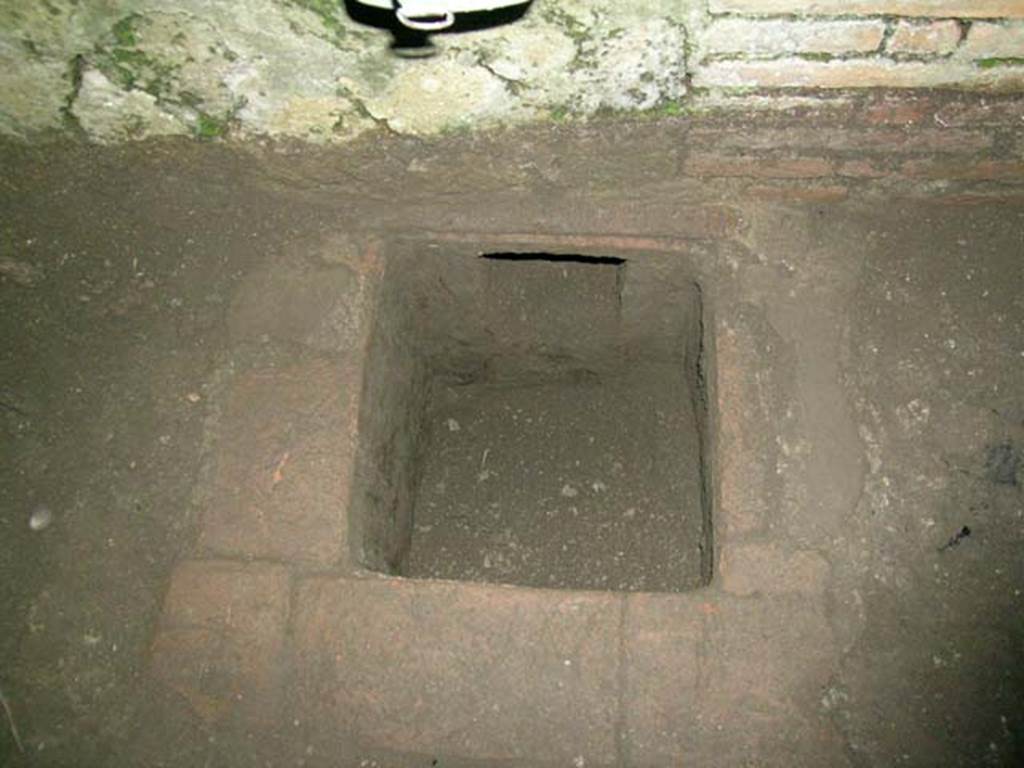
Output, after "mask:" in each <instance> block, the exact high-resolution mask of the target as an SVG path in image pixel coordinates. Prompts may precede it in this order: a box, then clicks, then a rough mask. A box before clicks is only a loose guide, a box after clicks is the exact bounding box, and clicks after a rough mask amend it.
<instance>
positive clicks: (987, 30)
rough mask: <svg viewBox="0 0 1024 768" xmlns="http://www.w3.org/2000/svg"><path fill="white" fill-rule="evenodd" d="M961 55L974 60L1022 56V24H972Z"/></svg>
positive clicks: (1023, 37) (1023, 38)
mask: <svg viewBox="0 0 1024 768" xmlns="http://www.w3.org/2000/svg"><path fill="white" fill-rule="evenodd" d="M963 53H964V55H965V56H970V57H971V58H974V59H999V58H1019V57H1022V56H1024V22H1008V23H1005V24H988V23H979V24H972V25H971V29H970V32H968V34H967V41H966V42H965V43H964V46H963Z"/></svg>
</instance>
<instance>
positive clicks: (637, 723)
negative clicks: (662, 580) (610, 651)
mask: <svg viewBox="0 0 1024 768" xmlns="http://www.w3.org/2000/svg"><path fill="white" fill-rule="evenodd" d="M708 611H709V603H708V602H707V597H706V595H705V594H704V593H703V592H701V593H695V594H693V595H667V594H664V595H658V594H634V595H630V596H629V597H628V598H627V603H626V621H625V626H624V639H623V647H624V649H625V673H624V675H623V678H624V681H623V692H622V694H623V710H624V723H625V733H624V737H623V757H624V760H625V762H626V763H627V764H628V765H652V766H654V765H677V764H680V761H685V760H686V759H687V758H688V756H689V755H690V754H691V753H692V752H693V750H694V746H695V745H694V743H693V734H694V732H695V730H694V726H695V724H696V722H697V718H698V716H699V713H700V698H699V690H698V684H699V680H700V654H701V651H702V644H703V637H704V621H705V617H706V616H707V613H708ZM683 764H685V762H684V763H683Z"/></svg>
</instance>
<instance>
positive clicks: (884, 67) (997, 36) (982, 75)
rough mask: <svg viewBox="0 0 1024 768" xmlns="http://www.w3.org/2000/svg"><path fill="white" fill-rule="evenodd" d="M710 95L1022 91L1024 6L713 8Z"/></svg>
mask: <svg viewBox="0 0 1024 768" xmlns="http://www.w3.org/2000/svg"><path fill="white" fill-rule="evenodd" d="M708 7H709V12H710V19H709V22H708V25H707V26H706V27H705V28H704V30H703V31H702V32H701V33H700V34H699V35H697V46H696V48H697V50H696V57H695V61H694V62H693V65H692V66H693V82H694V85H696V86H698V87H705V88H866V87H884V88H927V87H941V88H949V87H952V88H970V89H991V90H1001V91H1011V90H1020V89H1021V88H1024V0H810V1H809V2H802V1H800V0H709V3H708Z"/></svg>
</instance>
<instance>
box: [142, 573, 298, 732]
mask: <svg viewBox="0 0 1024 768" xmlns="http://www.w3.org/2000/svg"><path fill="white" fill-rule="evenodd" d="M290 588H291V587H290V579H289V575H288V571H287V569H286V568H285V567H284V566H280V565H273V564H267V563H249V564H245V563H236V562H231V561H218V560H207V561H200V560H192V561H184V562H182V563H180V564H179V565H178V566H177V568H176V569H175V570H174V573H173V575H172V577H171V584H170V588H169V590H168V593H167V597H166V599H165V601H164V609H163V614H162V616H161V619H160V629H159V630H158V632H157V635H156V637H155V639H154V641H153V644H152V648H151V655H150V671H151V673H152V674H153V676H154V677H156V678H157V679H158V680H161V681H162V682H163V683H164V684H165V685H167V686H168V687H170V688H171V689H173V690H175V691H177V692H178V693H180V694H181V695H182V696H183V697H184V698H185V699H186V700H187V701H188V702H189V704H190V705H191V706H192V708H193V709H194V710H195V711H196V713H197V714H198V715H199V716H200V717H202V718H203V719H205V720H208V721H215V720H217V721H219V720H223V719H225V718H238V719H240V720H242V721H245V722H264V721H271V720H273V719H274V718H275V717H276V715H277V707H278V704H279V701H280V693H281V686H282V682H283V678H282V667H281V660H282V657H283V652H284V647H285V628H286V625H287V620H288V606H289V591H290Z"/></svg>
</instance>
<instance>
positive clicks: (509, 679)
mask: <svg viewBox="0 0 1024 768" xmlns="http://www.w3.org/2000/svg"><path fill="white" fill-rule="evenodd" d="M297 600H298V604H297V611H296V619H295V625H294V643H295V646H294V653H295V657H294V662H293V663H294V669H295V674H296V677H297V691H296V693H295V695H294V698H295V701H296V702H297V704H296V712H297V714H298V716H299V717H301V718H303V719H304V720H310V719H312V720H314V721H317V722H320V723H327V724H329V726H330V728H332V729H333V730H334V732H338V733H342V734H346V735H348V736H349V737H351V738H353V739H354V740H355V741H357V742H358V743H361V744H364V745H368V746H373V747H383V748H388V749H392V750H398V751H409V752H417V753H423V754H430V753H435V754H450V755H458V756H461V757H465V758H474V759H490V760H528V761H529V760H534V761H537V762H540V761H550V762H551V763H552V764H561V765H572V764H574V762H575V764H579V765H584V764H585V765H594V764H612V763H614V762H615V761H616V759H617V743H616V728H617V718H618V703H617V687H618V685H619V673H620V667H619V663H620V661H619V654H620V648H619V637H620V632H619V626H620V621H621V619H622V614H621V607H622V601H621V598H619V597H617V596H615V595H612V594H611V593H566V592H555V591H543V590H530V589H515V588H504V587H493V586H478V585H468V584H461V585H460V584H451V583H444V582H428V581H419V582H417V581H409V580H402V579H385V578H381V579H375V580H352V579H332V578H322V577H315V578H311V579H309V580H305V581H304V582H302V583H301V585H300V587H299V590H298V598H297Z"/></svg>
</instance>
